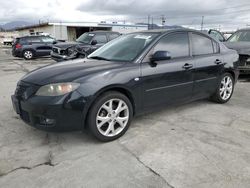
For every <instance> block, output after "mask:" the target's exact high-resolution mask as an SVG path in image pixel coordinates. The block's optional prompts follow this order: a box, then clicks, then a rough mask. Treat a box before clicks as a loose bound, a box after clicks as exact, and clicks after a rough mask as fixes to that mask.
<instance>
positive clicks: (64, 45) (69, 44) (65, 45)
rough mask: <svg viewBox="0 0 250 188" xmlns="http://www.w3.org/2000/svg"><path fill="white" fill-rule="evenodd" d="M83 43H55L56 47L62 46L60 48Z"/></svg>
mask: <svg viewBox="0 0 250 188" xmlns="http://www.w3.org/2000/svg"><path fill="white" fill-rule="evenodd" d="M79 44H81V43H80V42H59V43H57V44H55V45H54V47H57V48H60V49H67V48H69V47H71V46H77V45H79Z"/></svg>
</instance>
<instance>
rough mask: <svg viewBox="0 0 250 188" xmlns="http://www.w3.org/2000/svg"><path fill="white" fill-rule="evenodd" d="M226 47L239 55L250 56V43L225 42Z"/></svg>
mask: <svg viewBox="0 0 250 188" xmlns="http://www.w3.org/2000/svg"><path fill="white" fill-rule="evenodd" d="M224 44H225V46H226V47H228V48H230V49H233V50H236V51H237V52H238V53H239V54H243V55H250V42H224Z"/></svg>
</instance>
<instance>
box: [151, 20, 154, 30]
mask: <svg viewBox="0 0 250 188" xmlns="http://www.w3.org/2000/svg"><path fill="white" fill-rule="evenodd" d="M151 20H152V25H151V29H154V18H153V17H151Z"/></svg>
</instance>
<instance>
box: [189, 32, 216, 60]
mask: <svg viewBox="0 0 250 188" xmlns="http://www.w3.org/2000/svg"><path fill="white" fill-rule="evenodd" d="M192 44H193V45H192V46H193V55H205V54H212V53H213V51H214V50H213V45H212V41H211V39H209V38H207V37H204V36H201V35H198V34H192Z"/></svg>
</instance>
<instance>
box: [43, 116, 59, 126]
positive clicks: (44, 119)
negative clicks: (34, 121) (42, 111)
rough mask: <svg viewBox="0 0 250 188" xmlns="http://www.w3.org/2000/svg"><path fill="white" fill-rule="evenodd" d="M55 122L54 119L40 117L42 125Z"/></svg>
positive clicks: (50, 124) (49, 124) (51, 124)
mask: <svg viewBox="0 0 250 188" xmlns="http://www.w3.org/2000/svg"><path fill="white" fill-rule="evenodd" d="M55 122H56V121H55V120H54V119H49V118H45V117H40V124H41V125H47V126H53V125H54V124H55Z"/></svg>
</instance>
